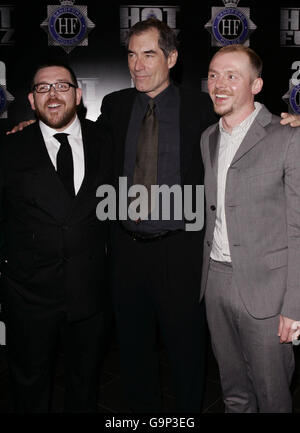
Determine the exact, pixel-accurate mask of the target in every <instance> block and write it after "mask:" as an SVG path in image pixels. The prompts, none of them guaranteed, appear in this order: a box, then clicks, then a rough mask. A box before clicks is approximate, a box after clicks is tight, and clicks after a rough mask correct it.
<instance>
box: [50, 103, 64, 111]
mask: <svg viewBox="0 0 300 433" xmlns="http://www.w3.org/2000/svg"><path fill="white" fill-rule="evenodd" d="M61 106H62V104H61V103H59V102H51V104H47V108H48V110H50V111H55V110H58V109H59V108H60V107H61Z"/></svg>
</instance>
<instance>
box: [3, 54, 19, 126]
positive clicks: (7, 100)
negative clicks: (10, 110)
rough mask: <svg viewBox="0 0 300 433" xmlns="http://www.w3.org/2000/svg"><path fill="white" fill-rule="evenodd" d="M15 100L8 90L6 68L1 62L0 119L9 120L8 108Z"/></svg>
mask: <svg viewBox="0 0 300 433" xmlns="http://www.w3.org/2000/svg"><path fill="white" fill-rule="evenodd" d="M14 100H15V98H14V97H13V96H12V95H11V94H10V93H9V92H8V90H7V89H6V67H5V63H3V62H0V119H7V107H8V105H9V104H10V103H11V102H12V101H14Z"/></svg>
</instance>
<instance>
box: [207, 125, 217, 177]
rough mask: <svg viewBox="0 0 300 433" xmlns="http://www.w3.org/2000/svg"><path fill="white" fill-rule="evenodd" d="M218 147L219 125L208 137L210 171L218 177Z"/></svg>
mask: <svg viewBox="0 0 300 433" xmlns="http://www.w3.org/2000/svg"><path fill="white" fill-rule="evenodd" d="M219 147H220V134H219V124H217V125H216V127H215V129H214V130H213V132H212V133H211V135H210V136H209V155H210V162H211V166H212V169H213V171H214V173H215V175H216V178H217V176H218V156H219Z"/></svg>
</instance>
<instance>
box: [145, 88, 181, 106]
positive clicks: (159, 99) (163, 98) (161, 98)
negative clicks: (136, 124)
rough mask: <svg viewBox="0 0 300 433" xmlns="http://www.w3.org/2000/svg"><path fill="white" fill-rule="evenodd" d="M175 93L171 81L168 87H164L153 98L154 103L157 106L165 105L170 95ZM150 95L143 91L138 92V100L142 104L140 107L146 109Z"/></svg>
mask: <svg viewBox="0 0 300 433" xmlns="http://www.w3.org/2000/svg"><path fill="white" fill-rule="evenodd" d="M173 95H176V86H175V85H174V84H173V83H170V84H169V85H168V87H166V88H165V89H164V90H163V91H162V92H160V93H159V94H158V95H157V96H156V97H155V98H154V101H155V104H156V105H158V106H159V107H162V106H165V104H167V102H168V100H169V98H170V97H172V96H173ZM149 99H150V97H149V96H148V95H147V94H146V93H144V92H139V101H140V103H141V104H142V107H143V108H145V109H146V107H147V106H148V102H149Z"/></svg>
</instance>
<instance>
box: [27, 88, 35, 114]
mask: <svg viewBox="0 0 300 433" xmlns="http://www.w3.org/2000/svg"><path fill="white" fill-rule="evenodd" d="M27 97H28V100H29V102H30V105H31V108H32V109H33V110H35V103H34V97H33V93H32V92H30V93H28V95H27Z"/></svg>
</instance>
